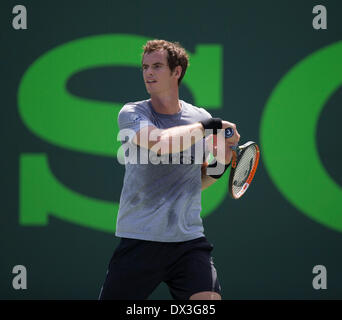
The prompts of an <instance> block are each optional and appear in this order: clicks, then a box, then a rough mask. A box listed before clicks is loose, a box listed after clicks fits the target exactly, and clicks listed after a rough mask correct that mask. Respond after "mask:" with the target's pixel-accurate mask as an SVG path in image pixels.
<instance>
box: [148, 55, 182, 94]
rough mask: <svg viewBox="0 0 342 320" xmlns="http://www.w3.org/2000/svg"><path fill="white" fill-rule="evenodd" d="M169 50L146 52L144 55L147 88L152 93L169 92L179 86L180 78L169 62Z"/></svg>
mask: <svg viewBox="0 0 342 320" xmlns="http://www.w3.org/2000/svg"><path fill="white" fill-rule="evenodd" d="M167 54H168V53H167V51H166V50H158V51H154V52H151V53H146V54H145V55H144V57H143V62H142V69H143V77H144V82H145V86H146V90H147V91H148V93H149V94H150V95H152V94H162V93H167V92H168V91H169V90H172V89H174V88H177V87H178V84H177V83H178V78H177V77H176V76H175V72H173V73H172V74H171V70H170V68H169V65H168V63H167Z"/></svg>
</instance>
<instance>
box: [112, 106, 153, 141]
mask: <svg viewBox="0 0 342 320" xmlns="http://www.w3.org/2000/svg"><path fill="white" fill-rule="evenodd" d="M118 124H119V128H120V137H121V141H125V142H132V140H133V137H134V136H135V135H136V133H137V132H138V131H139V130H141V129H142V128H144V127H147V126H155V125H154V124H153V123H152V122H151V120H150V119H149V118H148V116H147V115H145V114H143V113H142V112H141V111H138V110H134V109H133V108H125V107H124V108H122V109H121V111H120V112H119V115H118ZM127 137H128V140H127Z"/></svg>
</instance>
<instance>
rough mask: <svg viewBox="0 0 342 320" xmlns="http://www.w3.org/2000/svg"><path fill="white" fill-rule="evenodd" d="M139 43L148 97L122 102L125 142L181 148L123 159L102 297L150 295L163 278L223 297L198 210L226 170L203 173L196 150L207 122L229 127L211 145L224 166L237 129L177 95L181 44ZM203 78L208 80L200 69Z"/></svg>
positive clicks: (183, 63)
mask: <svg viewBox="0 0 342 320" xmlns="http://www.w3.org/2000/svg"><path fill="white" fill-rule="evenodd" d="M143 49H144V51H143V55H142V72H143V79H144V82H145V86H146V89H147V91H148V93H149V95H150V99H148V100H143V101H138V102H131V103H127V104H126V105H124V107H123V108H122V109H121V111H120V113H119V116H118V123H119V127H120V131H123V130H125V132H129V133H128V136H126V139H125V140H124V141H122V143H123V144H126V145H129V146H131V147H135V148H136V149H137V150H138V151H139V152H142V151H143V150H145V151H147V152H148V153H149V154H156V155H157V157H158V156H159V157H162V156H163V155H167V156H168V157H169V158H171V157H172V156H174V155H179V156H180V157H178V160H180V161H178V163H177V164H175V163H172V162H170V163H166V164H165V163H159V164H155V163H152V161H149V162H148V163H147V164H146V163H145V164H143V163H139V162H137V163H130V162H129V161H127V162H126V163H125V177H124V183H123V188H122V192H121V197H120V209H119V212H118V217H117V224H116V236H117V237H120V238H121V239H120V243H119V245H118V246H117V248H116V249H115V251H114V254H113V256H112V258H111V260H110V262H109V266H108V270H107V275H106V278H105V281H104V284H103V287H102V289H101V292H100V297H99V299H124V300H135V299H137V300H143V299H147V298H148V297H149V296H150V295H151V293H152V292H153V291H154V289H155V288H156V287H157V286H158V285H159V284H160V283H161V282H165V283H166V284H167V286H168V287H169V290H170V293H171V295H172V297H173V298H174V299H176V300H188V299H196V300H220V299H221V287H220V284H219V281H218V277H217V273H216V269H215V267H214V263H213V259H212V256H211V251H212V250H213V246H212V244H211V243H210V242H208V240H207V239H206V237H205V235H204V228H203V224H202V219H201V217H200V212H201V190H203V189H205V188H207V187H209V186H210V185H212V184H213V183H215V181H217V179H218V178H220V176H222V174H223V172H222V173H221V174H218V175H213V176H209V175H207V174H206V172H207V167H208V162H207V161H206V160H207V155H206V152H205V150H206V148H202V149H203V150H204V151H203V153H202V154H201V161H200V162H199V161H196V159H195V157H194V154H195V153H196V147H199V146H203V145H204V144H205V142H206V141H208V139H206V137H207V138H208V137H211V136H208V135H207V134H206V132H207V131H208V130H212V132H214V134H216V133H217V134H219V132H223V131H224V130H219V129H225V128H228V127H231V128H233V129H234V132H235V134H234V135H233V137H231V138H229V139H225V140H224V141H225V142H224V146H225V148H224V149H225V152H224V153H223V156H222V155H221V158H219V157H218V154H219V152H216V151H217V150H216V149H215V150H216V151H215V153H214V154H216V160H217V162H218V163H220V164H221V165H223V166H224V168H225V169H226V168H227V167H228V165H229V163H230V161H231V157H232V154H231V149H230V146H232V145H236V144H237V143H238V141H239V139H240V135H239V133H238V131H237V130H236V126H235V124H233V123H231V122H228V121H223V120H221V119H219V118H212V116H211V115H210V114H209V113H208V112H207V111H206V110H204V109H203V108H198V107H195V106H193V105H191V104H189V103H186V102H184V101H182V100H180V99H179V92H178V89H179V85H180V82H181V80H182V78H183V77H184V75H185V72H186V69H187V66H188V55H187V53H186V51H185V50H184V48H182V47H181V46H180V45H179V44H178V43H172V42H168V41H165V40H151V41H148V42H147V43H146V45H145V46H144V48H143ZM208 63H210V61H208ZM203 80H204V81H210V79H206V75H205V74H203ZM223 133H224V132H223ZM176 141H180V143H176ZM130 150H131V149H130ZM130 150H129V151H130ZM156 150H157V151H156ZM185 154H187V155H188V157H185V156H184V155H185ZM189 155H190V156H189ZM182 156H183V157H182ZM149 160H151V158H149ZM210 166H211V165H210ZM222 171H223V170H222Z"/></svg>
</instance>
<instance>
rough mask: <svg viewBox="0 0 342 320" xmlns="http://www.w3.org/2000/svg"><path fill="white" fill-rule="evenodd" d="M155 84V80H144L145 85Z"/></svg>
mask: <svg viewBox="0 0 342 320" xmlns="http://www.w3.org/2000/svg"><path fill="white" fill-rule="evenodd" d="M155 82H157V81H156V80H146V83H155Z"/></svg>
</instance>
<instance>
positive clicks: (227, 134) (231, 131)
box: [224, 128, 234, 139]
mask: <svg viewBox="0 0 342 320" xmlns="http://www.w3.org/2000/svg"><path fill="white" fill-rule="evenodd" d="M233 135H234V129H233V128H227V129H224V137H225V138H226V139H228V138H231V137H232V136H233Z"/></svg>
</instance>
